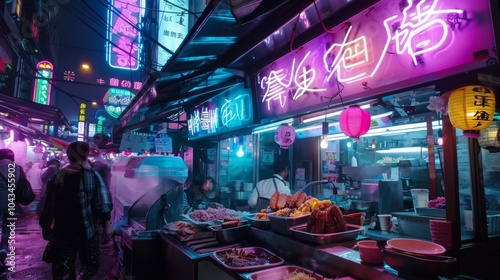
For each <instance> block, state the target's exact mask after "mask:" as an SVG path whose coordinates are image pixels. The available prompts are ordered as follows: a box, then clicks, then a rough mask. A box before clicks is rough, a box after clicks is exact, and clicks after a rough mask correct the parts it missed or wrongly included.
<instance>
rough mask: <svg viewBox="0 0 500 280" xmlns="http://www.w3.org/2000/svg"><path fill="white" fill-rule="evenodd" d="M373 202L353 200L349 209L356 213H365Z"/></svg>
mask: <svg viewBox="0 0 500 280" xmlns="http://www.w3.org/2000/svg"><path fill="white" fill-rule="evenodd" d="M372 204H373V201H364V200H353V201H351V208H352V209H355V210H358V211H366V210H368V209H370V207H371V206H372Z"/></svg>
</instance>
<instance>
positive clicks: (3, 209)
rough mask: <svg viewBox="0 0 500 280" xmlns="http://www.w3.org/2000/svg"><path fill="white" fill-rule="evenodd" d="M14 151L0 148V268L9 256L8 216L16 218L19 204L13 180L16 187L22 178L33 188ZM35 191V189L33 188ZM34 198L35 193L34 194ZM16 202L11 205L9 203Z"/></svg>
mask: <svg viewBox="0 0 500 280" xmlns="http://www.w3.org/2000/svg"><path fill="white" fill-rule="evenodd" d="M14 159H15V157H14V152H13V151H12V150H11V149H0V220H1V221H2V239H1V241H0V269H1V270H3V269H4V268H5V258H6V257H7V248H8V245H9V243H8V241H9V236H10V232H11V228H10V227H8V225H9V220H8V218H9V217H10V218H14V216H15V215H16V211H17V204H18V200H20V198H19V197H18V198H17V199H16V195H17V193H16V191H14V192H12V191H11V188H12V187H13V185H12V182H13V181H12V180H14V181H15V187H14V188H18V187H19V186H20V182H21V180H23V181H25V184H27V187H29V188H30V189H31V186H30V185H29V182H28V179H27V178H26V173H25V172H24V170H23V168H22V167H21V166H20V165H17V164H15V163H14ZM31 192H32V193H33V191H32V190H31ZM33 198H34V194H33ZM11 202H13V203H12V204H14V207H11V206H10V205H9V204H11Z"/></svg>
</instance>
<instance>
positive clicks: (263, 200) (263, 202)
mask: <svg viewBox="0 0 500 280" xmlns="http://www.w3.org/2000/svg"><path fill="white" fill-rule="evenodd" d="M273 184H274V189H275V190H276V191H278V186H277V185H276V178H273ZM255 189H256V190H257V195H258V197H257V204H256V205H255V207H254V209H255V210H258V211H260V210H261V209H266V208H267V207H269V203H270V202H271V199H270V198H267V197H262V196H260V193H259V188H257V186H255Z"/></svg>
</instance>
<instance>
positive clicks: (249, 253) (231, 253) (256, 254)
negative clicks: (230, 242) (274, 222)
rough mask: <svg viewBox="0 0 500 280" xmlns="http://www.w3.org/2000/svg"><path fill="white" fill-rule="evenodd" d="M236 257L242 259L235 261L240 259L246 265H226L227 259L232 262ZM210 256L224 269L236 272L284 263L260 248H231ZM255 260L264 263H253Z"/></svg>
mask: <svg viewBox="0 0 500 280" xmlns="http://www.w3.org/2000/svg"><path fill="white" fill-rule="evenodd" d="M238 255H239V256H243V257H240V258H237V259H240V260H241V261H242V263H245V262H246V263H247V265H242V266H233V265H231V264H230V263H226V259H228V257H229V258H231V260H234V259H235V257H237V256H238ZM211 256H212V258H213V259H214V260H215V261H217V262H219V263H220V264H221V265H222V266H224V267H225V268H227V269H230V270H233V271H237V272H249V271H255V270H262V269H266V268H270V267H274V266H278V265H282V264H283V263H284V262H285V261H284V260H283V259H282V258H280V257H278V256H277V255H275V254H273V253H271V252H270V251H268V250H266V249H264V248H261V247H244V248H239V249H235V248H231V249H225V250H219V251H215V252H213V253H212V255H211ZM257 260H258V261H264V260H265V263H264V264H262V263H255V261H257Z"/></svg>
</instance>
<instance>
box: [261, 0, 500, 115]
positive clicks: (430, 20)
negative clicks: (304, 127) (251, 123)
mask: <svg viewBox="0 0 500 280" xmlns="http://www.w3.org/2000/svg"><path fill="white" fill-rule="evenodd" d="M467 14H481V15H483V16H484V18H482V19H476V18H466V15H467ZM490 15H491V12H490V6H489V1H488V0H477V1H472V0H469V1H460V2H457V1H452V0H421V1H415V0H408V2H407V6H406V7H403V8H400V7H399V5H397V3H396V4H395V2H394V1H389V0H386V1H382V2H379V3H378V4H377V5H375V6H373V7H372V8H370V9H369V10H367V11H364V12H362V13H360V14H358V15H356V16H355V17H353V18H351V19H349V20H348V24H345V26H346V28H342V29H341V28H338V30H340V31H337V32H335V33H328V34H326V35H325V34H323V35H321V36H319V37H317V38H316V39H313V40H312V41H310V42H309V43H308V44H306V45H305V46H303V47H302V48H301V49H299V50H297V51H294V52H292V53H289V54H288V55H286V56H284V57H282V58H280V59H279V60H277V61H275V62H273V63H272V65H269V66H268V67H266V68H264V69H262V70H261V71H259V72H258V74H257V83H258V85H257V88H259V89H260V92H259V94H258V98H259V100H260V103H261V105H260V112H259V113H260V115H261V119H265V118H268V117H275V116H276V115H278V114H282V113H292V112H295V111H297V112H299V111H304V110H306V109H312V108H314V107H319V106H324V102H327V101H334V99H333V98H332V97H334V96H335V95H336V94H337V93H339V92H341V93H342V97H343V98H344V101H346V100H348V99H349V96H358V97H360V95H362V94H363V92H364V91H366V90H368V89H369V90H376V89H377V88H379V87H382V86H388V85H391V84H394V83H397V82H401V81H410V80H411V82H412V83H413V84H415V85H417V84H419V83H423V82H427V81H429V80H435V79H436V78H439V77H446V76H450V75H454V74H458V73H461V72H464V71H469V70H472V69H477V68H480V67H484V66H486V61H487V60H488V59H490V58H495V54H494V53H493V51H491V50H492V49H494V47H495V37H494V32H493V27H492V23H491V16H490ZM334 30H335V28H334ZM484 52H486V53H487V55H486V56H484V55H482V56H478V55H476V54H477V53H483V54H484ZM410 85H411V84H408V86H410ZM373 92H376V91H372V94H373ZM346 98H347V99H346Z"/></svg>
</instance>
